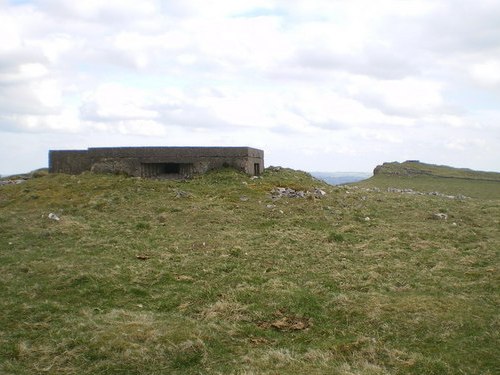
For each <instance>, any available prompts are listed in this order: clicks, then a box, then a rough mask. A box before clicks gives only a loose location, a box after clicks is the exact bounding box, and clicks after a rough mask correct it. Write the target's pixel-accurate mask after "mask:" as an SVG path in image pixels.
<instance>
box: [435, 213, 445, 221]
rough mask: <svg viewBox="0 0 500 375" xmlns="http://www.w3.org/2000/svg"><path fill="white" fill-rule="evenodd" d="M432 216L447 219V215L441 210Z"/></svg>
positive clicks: (436, 218)
mask: <svg viewBox="0 0 500 375" xmlns="http://www.w3.org/2000/svg"><path fill="white" fill-rule="evenodd" d="M432 218H433V219H435V220H448V215H447V214H444V213H442V212H439V213H437V214H434V215H432Z"/></svg>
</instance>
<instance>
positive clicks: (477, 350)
mask: <svg viewBox="0 0 500 375" xmlns="http://www.w3.org/2000/svg"><path fill="white" fill-rule="evenodd" d="M481 184H482V182H479V183H478V185H477V186H476V187H475V188H474V189H476V190H477V191H481V190H482V189H483V188H484V185H481ZM464 186H465V185H464ZM274 187H291V188H293V189H296V190H312V189H313V188H315V187H320V188H322V189H324V190H325V191H326V192H327V195H326V196H325V197H324V198H322V199H314V198H312V197H311V198H305V199H301V198H290V199H286V198H281V199H280V200H276V201H272V200H271V196H270V192H271V190H272V189H273V188H274ZM394 187H398V186H394ZM414 188H415V189H417V188H416V187H414ZM457 188H458V187H457ZM432 190H439V189H432ZM443 192H444V191H443ZM463 194H465V195H469V196H472V195H471V194H466V193H463ZM242 197H245V199H243V200H242V199H241V198H242ZM268 205H273V206H274V207H272V206H271V207H270V208H268ZM50 212H53V213H56V214H57V215H58V216H59V217H60V218H61V220H60V221H54V220H50V219H48V218H47V215H48V214H49V213H50ZM437 212H443V213H446V214H447V215H448V220H434V219H432V215H433V214H434V213H437ZM367 217H368V218H369V220H366V218H367ZM499 217H500V200H496V199H478V198H471V199H467V200H454V199H447V198H443V197H436V196H426V195H405V194H396V193H388V192H384V191H381V192H376V191H366V190H364V189H362V188H358V189H354V188H345V187H338V188H337V187H332V186H327V185H325V184H323V183H321V182H319V181H317V180H313V179H312V178H311V177H310V176H308V175H307V174H304V173H301V172H296V171H292V170H287V169H284V170H281V171H278V172H266V173H264V176H263V177H262V178H259V179H255V180H251V179H250V178H248V177H247V176H245V175H242V174H239V173H237V172H234V171H231V170H226V171H220V172H214V173H210V174H208V175H205V176H202V177H199V178H196V179H193V180H190V181H187V182H176V181H153V180H141V179H135V178H126V177H123V176H100V175H92V174H84V175H80V176H66V175H49V176H43V177H40V178H36V179H31V180H29V181H27V182H25V183H23V184H20V185H6V186H1V187H0V232H1V233H2V235H1V236H0V311H1V312H2V313H1V314H0V373H5V374H40V373H48V374H165V373H168V374H277V373H279V374H301V373H312V374H325V373H332V374H346V375H347V374H457V373H466V374H494V373H497V371H498V368H499V366H500V363H499V361H498V359H497V357H498V356H497V351H498V349H497V348H498V347H499V344H500V343H499V319H498V317H499V315H498V306H499V297H498V295H499V293H498V292H499V290H498V286H499V279H498V249H500V236H499V233H500V232H499V229H500V222H499Z"/></svg>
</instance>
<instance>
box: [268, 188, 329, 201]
mask: <svg viewBox="0 0 500 375" xmlns="http://www.w3.org/2000/svg"><path fill="white" fill-rule="evenodd" d="M325 195H326V192H325V191H324V190H321V189H319V188H316V189H314V190H313V191H303V190H294V189H292V188H286V187H276V188H274V189H273V190H272V191H271V198H272V199H280V198H307V197H311V196H312V197H314V198H322V197H324V196H325Z"/></svg>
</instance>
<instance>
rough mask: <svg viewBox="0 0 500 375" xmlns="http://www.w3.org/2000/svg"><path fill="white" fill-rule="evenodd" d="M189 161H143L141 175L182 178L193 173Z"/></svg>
mask: <svg viewBox="0 0 500 375" xmlns="http://www.w3.org/2000/svg"><path fill="white" fill-rule="evenodd" d="M191 171H192V164H188V163H142V164H141V176H142V177H152V178H155V177H156V178H181V177H185V176H188V175H190V174H191Z"/></svg>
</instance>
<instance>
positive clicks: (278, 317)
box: [258, 310, 312, 331]
mask: <svg viewBox="0 0 500 375" xmlns="http://www.w3.org/2000/svg"><path fill="white" fill-rule="evenodd" d="M258 326H259V327H260V328H264V329H276V330H278V331H301V330H306V329H308V328H309V327H311V326H312V323H311V319H310V318H307V317H303V316H296V315H292V314H287V313H286V312H284V311H282V310H278V311H276V312H275V313H274V319H273V320H272V321H264V322H259V323H258Z"/></svg>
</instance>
